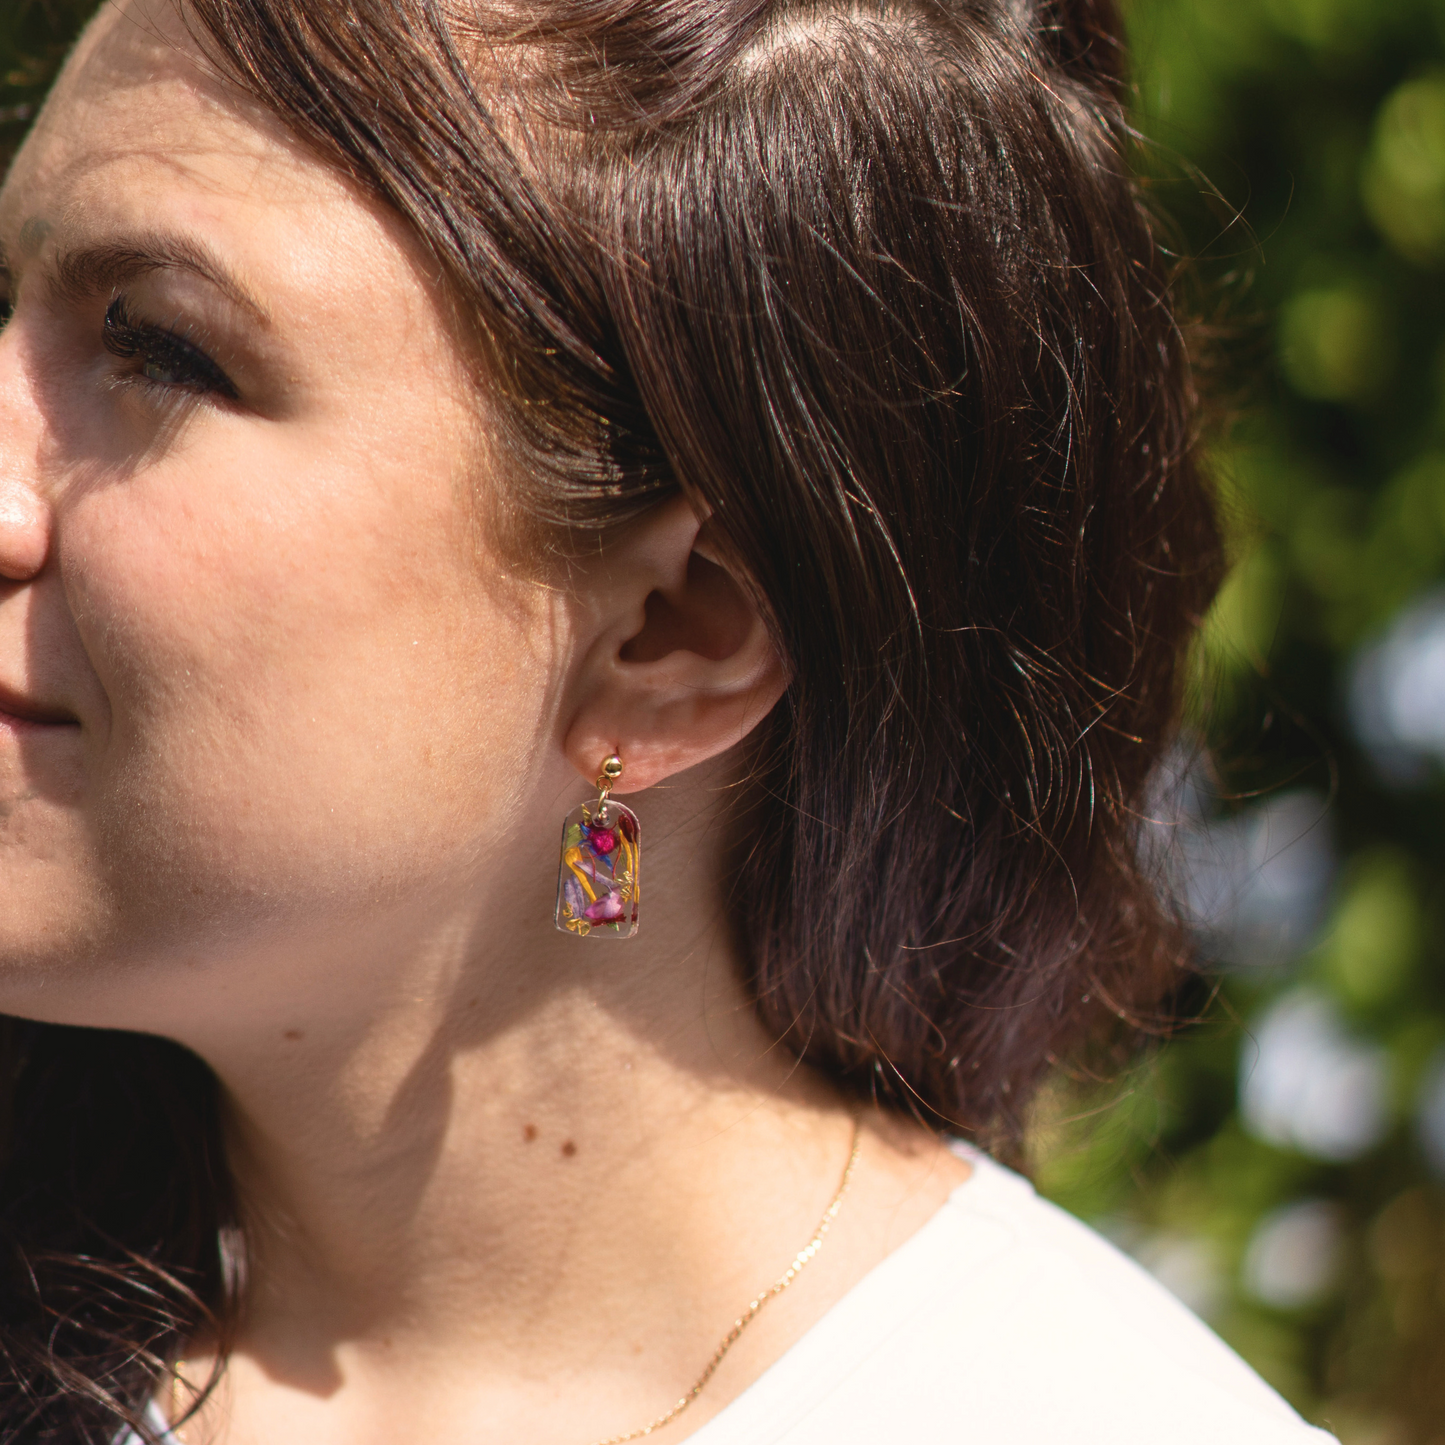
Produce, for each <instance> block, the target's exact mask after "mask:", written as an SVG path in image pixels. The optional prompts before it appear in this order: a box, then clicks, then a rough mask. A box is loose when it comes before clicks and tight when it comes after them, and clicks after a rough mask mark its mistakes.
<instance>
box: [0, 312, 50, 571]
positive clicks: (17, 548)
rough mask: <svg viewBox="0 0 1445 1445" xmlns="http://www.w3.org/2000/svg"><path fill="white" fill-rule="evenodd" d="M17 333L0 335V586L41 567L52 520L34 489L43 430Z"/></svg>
mask: <svg viewBox="0 0 1445 1445" xmlns="http://www.w3.org/2000/svg"><path fill="white" fill-rule="evenodd" d="M18 330H19V328H18V326H17V325H16V323H15V322H13V321H12V322H11V324H10V325H8V326H6V327H5V329H4V330H3V331H0V581H9V582H28V581H29V580H30V579H31V578H32V577H34V576H36V575H37V574H38V573H39V572H40V570H41V568H43V567H44V566H45V559H46V557H47V556H48V555H49V552H50V536H51V530H52V517H51V508H50V504H49V502H48V501H47V500H46V499H45V497H44V496H43V495H42V494H41V492H40V490H39V489H38V487H37V485H36V463H37V459H38V456H39V453H40V442H39V438H40V437H41V436H42V435H43V434H44V430H45V428H44V425H43V422H42V419H41V414H40V408H39V405H38V398H37V397H36V395H35V392H34V388H33V385H32V383H31V379H30V377H29V376H28V375H27V368H26V366H25V365H24V363H23V361H22V359H21V347H20V345H19V336H18Z"/></svg>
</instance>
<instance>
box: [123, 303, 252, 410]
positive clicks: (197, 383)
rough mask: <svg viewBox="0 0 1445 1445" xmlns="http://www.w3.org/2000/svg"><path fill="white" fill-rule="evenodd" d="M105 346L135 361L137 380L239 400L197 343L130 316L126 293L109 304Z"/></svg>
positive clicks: (226, 379) (173, 388) (225, 376)
mask: <svg viewBox="0 0 1445 1445" xmlns="http://www.w3.org/2000/svg"><path fill="white" fill-rule="evenodd" d="M104 342H105V349H106V350H107V351H108V352H110V354H111V355H112V356H115V357H119V358H120V359H121V360H122V361H129V362H132V363H133V364H134V370H133V371H132V372H131V373H130V374H131V375H132V376H134V377H135V379H137V380H138V381H143V382H145V383H147V384H149V385H151V386H156V387H161V388H163V389H165V390H168V391H189V392H194V393H196V394H197V395H201V396H223V397H225V398H226V399H227V400H228V401H236V400H238V399H239V393H238V392H237V390H236V387H235V384H234V383H233V382H232V381H231V379H230V377H228V376H227V375H226V373H225V372H224V371H222V370H221V368H220V367H219V366H217V365H216V363H215V362H214V361H212V360H211V358H210V357H209V356H207V355H206V353H205V352H204V351H202V350H201V348H200V347H199V346H197V345H196V344H195V343H194V342H192V341H189V340H187V339H186V337H184V336H180V335H178V334H177V333H176V332H174V331H171V330H169V329H168V328H166V327H164V326H156V325H153V324H151V323H149V322H144V321H140V320H137V319H136V318H134V317H133V316H132V315H131V312H130V308H129V306H128V305H127V302H126V298H125V297H124V296H118V297H116V299H115V300H114V301H112V302H111V303H110V307H109V309H108V310H107V311H106V313H105V327H104Z"/></svg>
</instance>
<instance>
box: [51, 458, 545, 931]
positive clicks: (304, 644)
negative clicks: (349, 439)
mask: <svg viewBox="0 0 1445 1445" xmlns="http://www.w3.org/2000/svg"><path fill="white" fill-rule="evenodd" d="M245 455H246V457H247V462H246V465H245V467H244V468H237V467H235V465H234V464H231V465H230V467H229V470H228V468H227V465H226V464H225V463H224V462H223V461H218V463H217V465H216V466H215V467H206V466H205V465H204V464H203V461H204V459H203V458H201V457H200V456H196V457H194V458H193V459H191V460H190V464H189V465H187V466H185V467H184V468H182V467H180V466H178V465H170V466H167V467H166V468H165V469H163V470H158V471H157V472H155V473H154V474H151V475H148V476H146V477H145V478H138V479H135V480H133V481H132V482H130V483H127V484H124V485H122V486H117V487H116V488H114V489H112V490H111V491H109V492H97V493H96V494H94V495H93V496H92V497H90V498H87V499H86V500H85V501H84V502H83V503H82V504H81V505H79V506H77V508H76V511H75V514H74V517H73V519H72V523H73V525H71V527H70V528H69V534H68V535H69V538H70V547H69V549H68V555H67V558H66V560H67V561H68V562H69V563H70V564H71V566H70V571H71V574H72V576H73V578H74V582H73V585H72V588H71V590H72V594H73V597H74V606H75V613H76V619H77V623H78V626H79V628H80V631H81V635H82V637H83V639H84V642H85V646H86V649H87V651H88V652H89V654H90V656H91V659H92V661H93V664H94V666H95V669H96V672H97V675H98V677H99V679H100V682H101V685H102V687H103V689H104V691H105V693H106V695H107V698H108V700H109V715H110V717H109V724H108V729H109V730H108V736H107V737H106V738H105V739H104V741H103V743H102V746H101V747H100V749H99V753H100V761H99V763H98V775H97V778H96V784H97V787H96V794H95V813H94V816H95V825H96V829H97V833H98V835H99V842H100V848H99V852H100V855H101V856H102V857H103V858H105V859H106V860H107V865H108V867H109V868H110V870H111V873H112V879H111V883H112V886H113V887H114V888H115V889H117V891H119V892H120V893H121V894H122V896H129V897H130V900H131V903H130V906H131V907H132V909H133V910H134V909H139V910H142V911H145V910H151V909H154V908H155V907H157V906H165V907H176V908H182V909H184V907H185V906H186V904H185V900H187V899H197V900H203V901H204V906H205V907H207V908H208V909H210V910H212V911H214V910H216V909H218V908H219V907H221V905H222V903H223V900H225V899H230V900H232V904H233V906H234V907H235V908H238V909H242V910H246V909H254V910H260V911H262V912H266V913H268V914H269V913H274V912H277V911H280V912H283V913H284V912H290V911H292V910H294V909H303V910H306V911H308V912H310V913H312V914H313V915H314V912H315V910H316V909H317V908H318V907H321V908H326V907H333V908H345V907H349V906H351V905H353V904H359V903H362V902H370V903H372V904H374V903H375V902H376V901H377V900H378V898H381V897H384V896H386V895H387V894H389V893H397V894H400V893H404V892H405V891H407V890H409V889H412V888H415V887H416V886H417V885H418V884H419V883H420V882H423V881H425V880H426V879H428V878H429V877H432V876H434V875H436V874H437V873H438V871H439V870H441V871H444V870H448V869H455V868H457V867H459V866H466V865H467V864H470V863H473V862H479V861H482V857H483V856H484V855H485V854H486V852H487V844H486V840H487V839H489V838H493V837H498V836H500V834H501V833H502V832H503V830H504V827H505V823H506V819H507V818H508V817H509V816H510V815H512V814H514V813H515V811H516V810H517V806H518V799H519V797H520V796H521V795H522V794H523V792H524V791H525V789H526V787H527V782H528V779H529V778H530V777H532V776H533V775H534V774H535V772H536V770H537V768H538V766H539V756H538V754H539V749H538V744H539V741H541V740H542V737H543V735H545V734H546V733H547V731H548V730H547V728H546V727H545V725H544V714H545V712H546V686H547V679H548V677H549V676H550V675H551V672H552V667H551V663H552V658H551V656H550V653H549V650H548V649H549V644H548V641H547V632H546V628H545V626H541V625H539V622H540V619H539V614H538V610H537V608H536V606H535V605H534V604H533V603H532V602H529V599H528V597H527V596H526V594H521V593H513V594H511V596H510V598H509V597H508V590H507V588H506V587H505V586H504V585H500V584H501V579H500V578H498V579H495V580H496V581H497V582H498V584H499V585H498V586H493V587H488V586H485V585H483V583H482V581H481V580H480V579H479V577H478V572H477V564H476V563H475V562H474V561H473V559H472V558H471V557H470V556H469V552H468V549H469V547H470V546H471V543H470V540H469V537H470V533H469V529H468V526H467V509H466V508H465V507H464V506H462V505H460V504H459V501H458V498H457V497H456V494H455V489H454V488H453V486H452V485H451V483H450V481H449V479H448V478H447V472H448V470H449V469H448V467H447V465H446V460H445V458H444V457H437V458H427V457H425V456H422V457H419V458H417V459H416V461H417V464H416V465H413V466H409V467H407V468H405V469H401V468H397V469H395V470H394V471H393V472H391V473H388V472H387V471H386V469H385V468H382V469H380V472H379V473H378V470H377V469H376V465H375V463H374V461H373V462H372V464H371V465H372V469H371V470H369V471H368V470H366V469H365V468H366V463H365V462H364V461H363V459H361V458H359V457H355V456H351V455H349V454H348V451H347V449H346V448H340V449H337V448H334V447H323V448H318V449H315V450H313V451H312V452H310V453H298V452H297V451H296V450H295V449H294V448H293V449H292V450H290V451H289V452H283V451H281V450H280V449H279V448H277V449H276V450H275V451H273V452H272V453H270V454H268V453H267V452H266V451H265V450H264V449H260V448H257V447H255V446H254V445H253V446H252V447H251V448H250V449H249V450H248V451H247V452H246V453H245ZM158 879H166V880H168V883H167V885H166V886H164V887H161V888H158V887H157V880H158ZM163 900H169V901H168V902H163Z"/></svg>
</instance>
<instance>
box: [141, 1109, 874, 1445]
mask: <svg viewBox="0 0 1445 1445" xmlns="http://www.w3.org/2000/svg"><path fill="white" fill-rule="evenodd" d="M859 1133H860V1129H859V1125H858V1121H857V1120H856V1119H855V1120H854V1121H853V1138H852V1141H851V1143H850V1144H849V1146H848V1162H847V1163H846V1164H845V1165H844V1166H843V1178H842V1179H841V1180H840V1181H839V1183H838V1192H837V1193H836V1194H835V1195H834V1196H833V1199H832V1202H831V1203H830V1204H829V1205H828V1207H827V1208H826V1209H825V1210H824V1211H823V1217H822V1219H820V1220H819V1221H818V1227H817V1228H816V1229H815V1230H814V1231H813V1237H812V1238H811V1239H810V1240H809V1241H808V1242H807V1244H805V1245H804V1246H803V1247H802V1249H800V1250H799V1251H798V1252H797V1254H795V1255H794V1256H793V1262H792V1263H791V1264H790V1265H789V1266H788V1267H787V1269H785V1270H784V1271H783V1273H782V1274H781V1275H779V1276H778V1278H777V1280H776V1281H775V1283H774V1284H773V1285H772V1287H771V1288H769V1289H765V1290H764V1291H763V1292H762V1293H761V1294H760V1295H758V1296H757V1298H755V1299H751V1300H749V1301H748V1307H747V1308H746V1309H745V1310H744V1311H743V1312H742V1314H740V1315H739V1316H738V1317H737V1319H735V1320H734V1321H733V1327H732V1329H730V1330H729V1331H728V1332H727V1334H726V1335H724V1336H723V1341H722V1343H721V1344H720V1345H719V1346H718V1347H717V1349H716V1350H714V1351H713V1356H712V1359H710V1360H709V1361H708V1362H707V1367H706V1368H705V1369H704V1370H703V1372H702V1374H700V1375H699V1376H698V1377H697V1383H696V1384H695V1385H693V1387H692V1389H690V1390H689V1391H688V1392H687V1394H685V1395H684V1396H683V1397H682V1398H681V1399H680V1400H679V1401H678V1402H677V1404H675V1405H674V1406H673V1407H672V1409H670V1410H669V1411H668V1412H667V1414H665V1415H659V1416H658V1417H657V1419H655V1420H653V1421H651V1422H650V1423H649V1424H647V1425H643V1426H640V1427H639V1428H638V1429H636V1430H629V1431H628V1432H627V1434H625V1435H609V1436H608V1437H607V1438H606V1439H605V1440H598V1441H596V1442H595V1445H626V1442H627V1441H629V1440H641V1439H642V1438H643V1437H644V1436H647V1435H651V1434H652V1433H653V1432H654V1431H656V1430H661V1429H662V1427H663V1426H664V1425H670V1424H672V1422H673V1421H674V1420H676V1419H677V1417H678V1416H679V1415H681V1414H682V1412H683V1411H684V1410H686V1409H687V1407H688V1406H689V1405H691V1404H692V1402H693V1401H694V1400H696V1399H697V1397H698V1396H699V1395H700V1394H702V1392H703V1389H704V1387H705V1386H706V1385H707V1382H708V1381H709V1380H711V1379H712V1377H713V1376H714V1375H715V1374H716V1373H717V1367H718V1366H719V1365H720V1364H722V1362H723V1359H724V1358H725V1357H726V1355H727V1352H728V1351H729V1350H730V1349H732V1347H733V1346H734V1345H735V1344H737V1342H738V1340H739V1338H741V1336H742V1332H743V1331H744V1330H745V1329H747V1327H748V1326H749V1325H750V1324H752V1322H753V1321H754V1320H755V1319H757V1317H758V1315H759V1313H760V1312H761V1310H762V1308H763V1306H764V1305H765V1304H767V1302H768V1301H769V1300H773V1299H776V1298H777V1297H778V1296H779V1295H780V1294H782V1292H783V1291H784V1290H785V1289H787V1287H788V1286H789V1285H790V1284H792V1282H793V1281H794V1280H795V1279H797V1277H798V1276H799V1275H800V1274H801V1273H802V1272H803V1270H804V1268H805V1267H806V1266H807V1265H809V1264H811V1263H812V1261H813V1260H814V1259H815V1258H816V1257H817V1254H818V1251H819V1250H820V1249H822V1247H823V1240H824V1239H825V1238H826V1237H827V1234H828V1231H829V1229H831V1228H832V1227H833V1221H834V1220H835V1219H837V1217H838V1211H839V1210H840V1209H842V1207H843V1196H844V1195H845V1194H847V1192H848V1186H849V1185H850V1184H851V1183H852V1182H853V1171H854V1169H856V1168H857V1166H858V1152H859V1148H860V1143H861V1141H860V1139H859ZM182 1383H183V1382H182V1377H181V1372H180V1369H179V1367H177V1368H175V1369H174V1370H173V1371H172V1374H171V1410H170V1414H171V1418H172V1419H174V1418H175V1417H176V1416H177V1415H178V1414H179V1413H180V1410H179V1409H178V1400H177V1396H178V1394H179V1390H180V1386H181V1384H182ZM170 1433H171V1437H172V1438H173V1439H174V1440H175V1441H176V1442H177V1445H185V1442H184V1441H183V1440H182V1439H181V1434H180V1431H179V1430H178V1429H177V1428H176V1426H175V1425H171V1426H170Z"/></svg>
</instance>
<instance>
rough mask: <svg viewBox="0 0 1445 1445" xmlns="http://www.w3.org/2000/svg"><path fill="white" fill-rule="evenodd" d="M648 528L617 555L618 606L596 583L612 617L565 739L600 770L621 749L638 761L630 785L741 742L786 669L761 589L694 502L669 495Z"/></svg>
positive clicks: (583, 769) (582, 760) (578, 757)
mask: <svg viewBox="0 0 1445 1445" xmlns="http://www.w3.org/2000/svg"><path fill="white" fill-rule="evenodd" d="M683 509H686V510H685V511H684V510H683ZM649 524H651V525H650V526H649ZM638 529H639V530H638V532H637V533H636V534H633V535H629V536H628V537H626V538H624V539H623V540H622V542H621V544H620V548H619V552H618V553H617V554H616V555H615V556H613V557H611V558H609V559H608V560H609V565H608V566H607V567H606V569H605V580H606V582H607V583H608V585H610V587H611V589H612V592H611V596H610V605H609V606H607V607H605V608H602V609H600V610H599V609H598V599H597V597H596V594H595V593H594V597H593V609H592V611H593V616H594V617H596V618H597V620H598V621H599V622H600V623H602V625H601V626H600V627H599V629H598V632H597V635H596V637H595V640H594V643H593V646H592V648H591V650H590V651H589V652H588V654H587V656H586V658H585V661H584V664H583V673H584V675H583V676H582V677H580V678H579V684H580V686H579V688H578V690H577V693H576V694H575V696H576V698H577V703H576V706H575V708H574V710H573V718H572V722H571V725H570V727H569V729H568V732H567V736H566V740H565V749H566V753H567V757H568V760H569V761H570V762H571V763H572V765H573V766H574V767H575V768H576V769H577V770H578V772H579V773H581V774H582V775H583V776H584V777H586V778H588V779H590V778H592V777H593V776H595V774H596V772H597V769H598V766H599V764H600V762H601V760H602V759H603V758H605V757H606V756H607V755H608V754H610V753H613V752H616V753H618V754H620V755H621V757H622V758H623V759H624V761H625V762H626V765H627V771H626V774H625V775H624V778H623V781H622V784H621V786H620V787H619V789H618V791H619V792H634V791H638V790H641V789H643V788H648V787H651V786H652V785H653V784H655V783H657V782H660V781H661V780H662V779H663V778H666V777H670V776H671V775H672V774H674V773H679V772H683V771H685V770H686V769H688V768H692V767H696V766H697V765H698V764H700V763H703V762H706V761H708V760H709V759H710V758H713V757H717V756H718V755H720V754H721V753H724V752H726V751H727V750H728V749H729V748H731V747H733V746H735V745H736V744H737V743H739V742H741V741H742V740H743V739H744V738H745V737H747V736H748V734H749V733H751V732H752V730H753V729H754V728H755V727H756V726H757V725H758V723H760V722H761V721H762V720H763V718H765V717H766V716H767V715H768V713H769V712H771V711H772V709H773V707H774V706H775V705H776V703H777V701H778V699H779V698H780V697H781V696H782V693H783V689H784V685H785V680H786V679H785V670H784V666H783V662H782V659H781V657H780V656H779V653H778V649H777V647H776V645H775V644H774V642H773V639H772V636H771V634H770V632H769V630H768V627H767V625H766V623H765V622H764V620H763V617H762V616H761V614H760V612H759V610H758V607H757V605H756V603H755V602H754V600H753V597H752V594H751V591H750V589H749V588H748V587H747V586H746V585H744V583H743V582H742V581H741V580H739V578H738V577H737V576H736V575H735V574H734V571H733V569H732V568H731V567H730V566H729V565H728V563H727V561H726V560H725V554H724V553H722V552H721V551H720V550H719V549H718V548H717V547H716V546H715V545H714V543H713V540H712V538H711V536H710V535H709V529H708V526H707V525H706V524H700V523H699V522H698V521H697V518H696V515H695V514H694V513H692V511H691V509H690V508H688V507H687V503H686V501H685V500H684V499H683V498H681V497H679V498H675V499H674V500H673V501H671V502H668V503H666V504H665V505H664V506H663V507H661V508H659V509H658V510H657V513H656V514H653V515H650V516H649V517H646V518H643V519H642V520H641V522H640V523H639V524H638ZM609 614H610V625H609V622H608V615H609Z"/></svg>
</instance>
